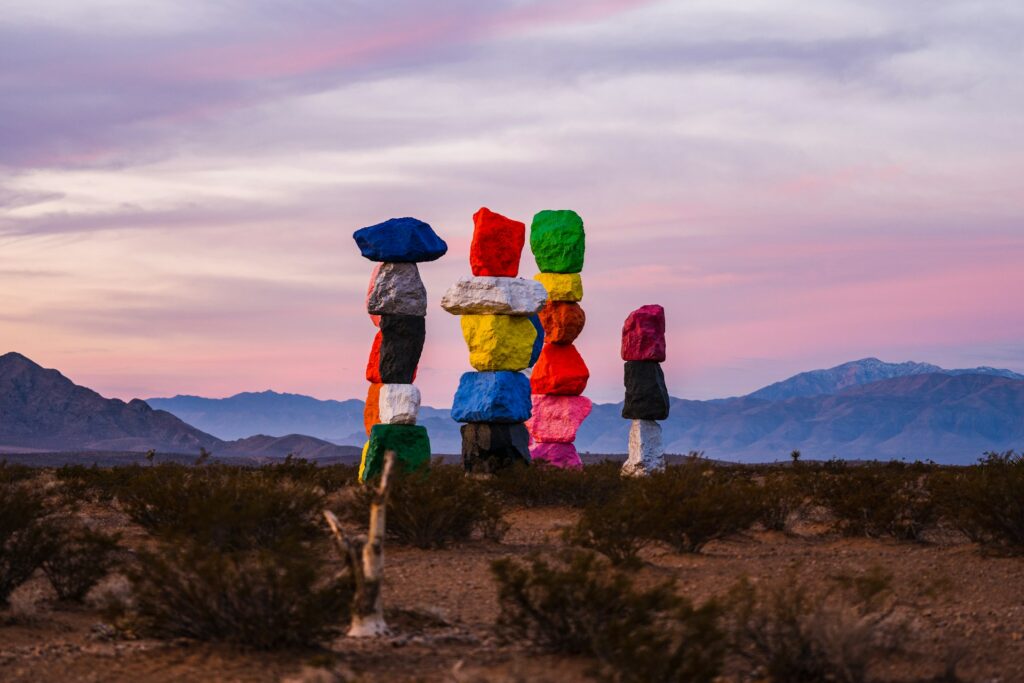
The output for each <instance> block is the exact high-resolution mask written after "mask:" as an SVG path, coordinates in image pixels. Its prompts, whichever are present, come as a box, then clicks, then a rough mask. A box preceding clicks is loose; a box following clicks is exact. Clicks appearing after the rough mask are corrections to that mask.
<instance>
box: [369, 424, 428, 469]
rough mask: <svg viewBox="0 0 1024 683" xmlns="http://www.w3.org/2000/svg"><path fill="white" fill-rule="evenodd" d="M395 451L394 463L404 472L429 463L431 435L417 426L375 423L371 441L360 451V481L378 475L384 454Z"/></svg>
mask: <svg viewBox="0 0 1024 683" xmlns="http://www.w3.org/2000/svg"><path fill="white" fill-rule="evenodd" d="M387 451H394V452H395V457H396V464H398V465H400V466H401V469H403V470H405V471H415V470H418V469H420V468H421V467H426V466H428V465H429V464H430V437H429V436H428V435H427V428H426V427H423V426H420V425H406V424H377V425H374V426H373V429H371V430H370V440H369V441H368V442H367V444H366V446H365V447H364V450H363V459H362V462H361V463H360V465H359V480H360V481H366V480H368V479H372V478H373V477H375V476H377V475H378V474H380V471H381V468H382V467H383V466H384V454H385V453H386V452H387Z"/></svg>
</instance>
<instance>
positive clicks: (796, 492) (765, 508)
mask: <svg viewBox="0 0 1024 683" xmlns="http://www.w3.org/2000/svg"><path fill="white" fill-rule="evenodd" d="M807 491H808V485H807V477H805V476H804V475H803V472H802V471H799V470H797V469H796V468H792V469H790V470H781V469H778V468H776V469H773V470H772V471H769V472H766V473H765V474H764V476H763V477H762V479H761V486H760V490H759V491H758V498H759V502H760V513H759V515H758V521H759V522H761V524H762V526H764V528H765V529H768V530H769V531H785V530H786V529H787V528H788V527H789V520H790V519H791V518H792V517H793V516H794V515H796V514H798V513H800V511H801V510H803V508H804V505H805V502H806V500H807Z"/></svg>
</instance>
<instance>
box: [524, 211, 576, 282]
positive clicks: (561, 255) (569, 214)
mask: <svg viewBox="0 0 1024 683" xmlns="http://www.w3.org/2000/svg"><path fill="white" fill-rule="evenodd" d="M585 237H586V236H585V235H584V233H583V219H582V218H580V217H579V214H577V213H576V212H575V211H569V210H564V211H541V212H540V213H538V214H537V215H536V216H534V217H533V223H532V224H531V225H530V249H531V250H533V258H534V259H536V261H537V270H539V271H541V272H542V273H578V272H580V271H581V270H583V251H584V248H585V246H586V239H585Z"/></svg>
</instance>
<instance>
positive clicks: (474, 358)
mask: <svg viewBox="0 0 1024 683" xmlns="http://www.w3.org/2000/svg"><path fill="white" fill-rule="evenodd" d="M462 337H463V338H464V339H465V340H466V346H468V347H469V364H470V365H472V366H473V368H474V369H475V370H479V371H480V372H485V371H490V370H524V369H526V368H527V367H529V365H530V355H531V354H532V353H533V341H534V339H536V337H537V330H536V329H535V328H534V326H533V323H531V322H530V319H529V318H524V317H522V316H512V315H464V316H462Z"/></svg>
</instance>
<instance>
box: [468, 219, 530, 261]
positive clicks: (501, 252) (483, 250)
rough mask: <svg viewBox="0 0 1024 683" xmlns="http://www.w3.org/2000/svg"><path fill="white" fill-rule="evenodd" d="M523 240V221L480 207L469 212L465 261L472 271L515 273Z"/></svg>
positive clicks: (524, 231)
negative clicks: (470, 230)
mask: <svg viewBox="0 0 1024 683" xmlns="http://www.w3.org/2000/svg"><path fill="white" fill-rule="evenodd" d="M525 242H526V224H525V223H520V222H519V221H514V220H512V219H511V218H506V217H505V216H502V215H501V214H499V213H494V212H493V211H491V210H490V209H488V208H486V207H484V208H482V209H480V210H479V211H477V212H476V213H475V214H473V242H472V243H471V244H470V245H469V265H470V268H472V270H473V275H493V276H497V277H515V276H516V275H518V274H519V257H520V256H521V255H522V253H523V244H524V243H525Z"/></svg>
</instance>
